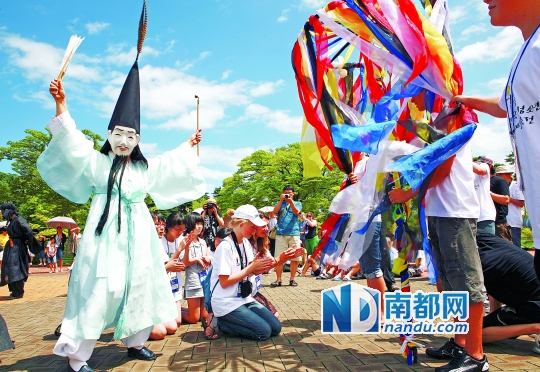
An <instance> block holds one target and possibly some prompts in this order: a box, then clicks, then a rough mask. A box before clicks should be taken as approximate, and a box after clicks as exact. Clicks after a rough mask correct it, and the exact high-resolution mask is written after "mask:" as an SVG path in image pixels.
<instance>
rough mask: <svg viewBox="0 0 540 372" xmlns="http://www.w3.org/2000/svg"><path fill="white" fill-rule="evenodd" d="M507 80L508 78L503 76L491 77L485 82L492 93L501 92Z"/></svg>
mask: <svg viewBox="0 0 540 372" xmlns="http://www.w3.org/2000/svg"><path fill="white" fill-rule="evenodd" d="M507 81H508V78H505V77H503V78H497V79H492V80H490V81H488V82H487V86H488V88H489V89H490V90H491V91H492V92H493V93H494V94H502V91H503V90H504V87H505V86H506V82H507Z"/></svg>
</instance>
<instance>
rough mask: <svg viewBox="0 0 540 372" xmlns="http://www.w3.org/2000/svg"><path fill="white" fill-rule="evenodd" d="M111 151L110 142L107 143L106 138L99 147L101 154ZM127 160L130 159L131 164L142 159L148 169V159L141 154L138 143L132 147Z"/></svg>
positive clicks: (107, 153)
mask: <svg viewBox="0 0 540 372" xmlns="http://www.w3.org/2000/svg"><path fill="white" fill-rule="evenodd" d="M111 151H112V147H111V144H110V143H109V141H108V140H106V141H105V143H104V144H103V147H102V148H101V150H100V152H101V153H102V154H105V155H109V152H111ZM129 160H131V161H132V162H133V164H135V163H137V162H139V161H142V162H143V163H144V164H146V168H147V169H148V160H146V158H145V157H144V155H143V154H142V152H141V148H140V147H139V145H137V146H135V147H134V148H133V151H132V152H131V154H130V155H129Z"/></svg>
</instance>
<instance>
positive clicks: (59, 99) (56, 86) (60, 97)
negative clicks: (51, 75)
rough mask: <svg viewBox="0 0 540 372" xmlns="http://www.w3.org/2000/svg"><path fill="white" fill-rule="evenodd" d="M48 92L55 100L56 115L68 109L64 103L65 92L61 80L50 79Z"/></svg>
mask: <svg viewBox="0 0 540 372" xmlns="http://www.w3.org/2000/svg"><path fill="white" fill-rule="evenodd" d="M49 93H51V95H52V96H53V98H54V101H55V102H56V116H59V115H61V114H63V113H64V112H66V111H67V109H68V108H67V103H66V92H65V91H64V86H63V85H62V81H60V80H53V81H51V83H50V84H49Z"/></svg>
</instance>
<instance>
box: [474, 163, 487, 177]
mask: <svg viewBox="0 0 540 372" xmlns="http://www.w3.org/2000/svg"><path fill="white" fill-rule="evenodd" d="M472 170H473V172H474V173H476V174H477V175H479V176H485V175H486V174H488V171H487V170H486V168H485V167H482V166H481V165H480V164H477V163H472Z"/></svg>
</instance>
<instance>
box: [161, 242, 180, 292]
mask: <svg viewBox="0 0 540 372" xmlns="http://www.w3.org/2000/svg"><path fill="white" fill-rule="evenodd" d="M180 241H181V239H174V242H170V241H168V240H167V238H166V237H165V235H164V236H163V237H162V238H161V244H162V245H163V249H164V256H163V259H164V262H167V261H169V260H170V259H171V257H172V256H173V255H174V252H176V248H178V245H180ZM180 260H181V258H180V257H178V261H180ZM167 274H168V275H169V279H170V280H171V281H172V280H174V279H177V280H176V281H174V283H172V284H171V290H172V285H175V286H176V285H178V290H176V288H175V291H174V292H173V296H174V300H175V301H181V300H182V293H183V292H184V291H183V290H182V273H181V272H180V273H167ZM177 282H178V283H177Z"/></svg>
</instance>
